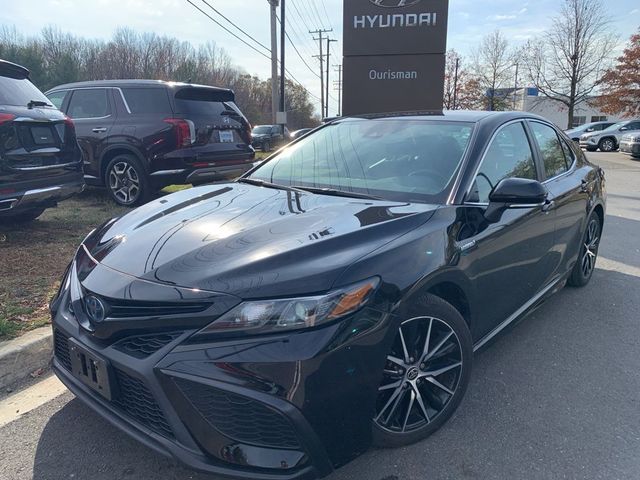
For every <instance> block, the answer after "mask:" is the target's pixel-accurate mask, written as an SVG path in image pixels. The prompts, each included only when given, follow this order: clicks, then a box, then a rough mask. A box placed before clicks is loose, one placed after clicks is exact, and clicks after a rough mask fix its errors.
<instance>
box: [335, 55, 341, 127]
mask: <svg viewBox="0 0 640 480" xmlns="http://www.w3.org/2000/svg"><path fill="white" fill-rule="evenodd" d="M334 67H335V68H336V69H337V70H336V71H337V72H338V81H337V82H335V89H336V90H338V113H337V116H338V117H339V116H340V114H341V112H342V65H334Z"/></svg>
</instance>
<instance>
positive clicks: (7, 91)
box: [0, 77, 51, 107]
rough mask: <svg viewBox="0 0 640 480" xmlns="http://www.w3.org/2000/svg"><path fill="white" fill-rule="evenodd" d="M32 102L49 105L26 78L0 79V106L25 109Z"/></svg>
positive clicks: (46, 99)
mask: <svg viewBox="0 0 640 480" xmlns="http://www.w3.org/2000/svg"><path fill="white" fill-rule="evenodd" d="M32 100H35V101H37V102H46V103H47V105H51V102H50V101H49V99H48V98H47V97H45V96H44V93H42V92H41V91H40V90H38V89H37V88H36V86H35V85H34V84H33V83H31V81H29V80H27V79H26V78H10V77H0V105H18V106H22V107H26V106H27V104H28V103H29V102H30V101H32Z"/></svg>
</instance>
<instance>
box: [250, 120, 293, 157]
mask: <svg viewBox="0 0 640 480" xmlns="http://www.w3.org/2000/svg"><path fill="white" fill-rule="evenodd" d="M290 141H291V134H290V133H289V129H288V128H287V127H284V133H283V130H282V126H281V125H256V126H255V127H253V130H252V131H251V144H252V145H253V147H254V148H256V149H260V150H262V151H263V152H270V151H271V150H272V149H274V148H279V147H281V146H282V145H284V144H286V143H288V142H290Z"/></svg>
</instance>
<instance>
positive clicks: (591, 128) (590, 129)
mask: <svg viewBox="0 0 640 480" xmlns="http://www.w3.org/2000/svg"><path fill="white" fill-rule="evenodd" d="M595 130H596V129H595V128H594V127H589V128H587V129H586V130H585V132H595Z"/></svg>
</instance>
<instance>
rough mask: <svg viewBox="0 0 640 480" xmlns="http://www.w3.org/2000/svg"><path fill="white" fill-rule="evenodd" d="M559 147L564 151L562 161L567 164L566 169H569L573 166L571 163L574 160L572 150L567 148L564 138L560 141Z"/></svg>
mask: <svg viewBox="0 0 640 480" xmlns="http://www.w3.org/2000/svg"><path fill="white" fill-rule="evenodd" d="M560 145H561V146H562V150H563V151H564V159H565V162H567V169H569V168H571V165H573V161H574V160H575V154H574V153H573V150H572V149H571V147H570V146H569V144H568V143H567V142H565V140H564V138H561V139H560Z"/></svg>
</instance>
